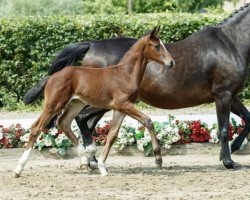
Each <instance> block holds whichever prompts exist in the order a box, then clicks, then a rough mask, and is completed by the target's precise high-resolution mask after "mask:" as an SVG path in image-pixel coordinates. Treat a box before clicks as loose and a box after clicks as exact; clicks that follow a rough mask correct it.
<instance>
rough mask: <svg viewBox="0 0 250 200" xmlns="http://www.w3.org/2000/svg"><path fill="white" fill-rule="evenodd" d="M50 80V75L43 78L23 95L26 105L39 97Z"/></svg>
mask: <svg viewBox="0 0 250 200" xmlns="http://www.w3.org/2000/svg"><path fill="white" fill-rule="evenodd" d="M48 80H49V76H47V77H45V78H43V79H41V80H40V81H39V82H38V83H37V84H36V85H35V86H34V87H33V88H31V89H29V90H28V91H27V92H26V94H25V95H24V97H23V101H24V103H25V104H26V105H27V104H31V103H32V102H33V101H35V100H37V99H38V97H39V96H40V95H41V94H42V92H43V89H44V88H45V85H46V83H47V81H48Z"/></svg>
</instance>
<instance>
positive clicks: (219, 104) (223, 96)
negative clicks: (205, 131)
mask: <svg viewBox="0 0 250 200" xmlns="http://www.w3.org/2000/svg"><path fill="white" fill-rule="evenodd" d="M231 95H232V94H231V92H229V91H225V92H220V93H217V94H216V96H215V105H216V112H217V118H218V127H219V136H220V138H221V152H220V160H222V162H223V165H224V166H225V167H226V168H227V169H238V168H239V167H240V165H239V164H237V163H235V162H234V161H233V160H232V158H231V152H230V148H229V115H230V110H231V101H232V96H231Z"/></svg>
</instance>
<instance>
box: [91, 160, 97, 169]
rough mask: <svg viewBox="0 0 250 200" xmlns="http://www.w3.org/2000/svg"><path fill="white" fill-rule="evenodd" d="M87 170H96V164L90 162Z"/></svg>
mask: <svg viewBox="0 0 250 200" xmlns="http://www.w3.org/2000/svg"><path fill="white" fill-rule="evenodd" d="M89 168H90V169H91V170H92V171H94V170H95V169H98V162H94V161H90V163H89Z"/></svg>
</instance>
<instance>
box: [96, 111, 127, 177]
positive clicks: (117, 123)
mask: <svg viewBox="0 0 250 200" xmlns="http://www.w3.org/2000/svg"><path fill="white" fill-rule="evenodd" d="M125 116H126V115H125V114H123V113H121V112H119V111H117V110H114V113H113V118H112V121H111V125H110V131H109V133H108V136H107V142H106V144H105V146H104V148H103V151H102V153H101V155H100V157H99V159H98V167H99V170H100V172H101V174H102V176H105V175H107V173H108V172H107V169H106V165H105V161H106V159H107V157H108V154H109V151H110V148H111V147H112V145H113V143H114V142H115V139H116V138H117V135H118V132H119V129H120V127H121V125H122V122H123V119H124V117H125Z"/></svg>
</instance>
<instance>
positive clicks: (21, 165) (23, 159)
mask: <svg viewBox="0 0 250 200" xmlns="http://www.w3.org/2000/svg"><path fill="white" fill-rule="evenodd" d="M30 152H31V148H30V149H28V150H26V149H25V151H24V152H23V155H22V156H21V158H20V159H19V161H18V164H17V167H16V169H15V170H14V172H15V173H16V177H19V176H20V174H21V173H22V171H23V169H24V167H25V165H26V163H27V161H28V158H29V155H30Z"/></svg>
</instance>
